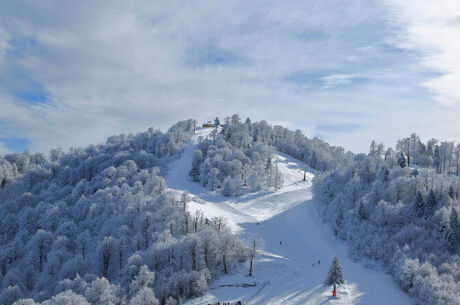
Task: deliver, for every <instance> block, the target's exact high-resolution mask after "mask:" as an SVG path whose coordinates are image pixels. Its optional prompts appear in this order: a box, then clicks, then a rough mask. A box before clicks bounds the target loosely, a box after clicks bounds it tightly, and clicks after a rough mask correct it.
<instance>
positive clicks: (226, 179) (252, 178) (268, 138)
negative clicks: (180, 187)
mask: <svg viewBox="0 0 460 305" xmlns="http://www.w3.org/2000/svg"><path fill="white" fill-rule="evenodd" d="M220 125H221V124H220V121H219V119H218V118H216V120H215V123H214V126H216V128H215V129H214V130H213V132H212V133H211V135H210V136H209V137H207V138H206V139H203V138H202V139H200V141H199V144H198V149H197V150H196V151H195V153H194V158H193V162H192V169H191V171H190V176H191V177H192V179H193V180H194V181H196V182H200V183H201V184H202V185H203V186H204V187H208V188H209V189H210V190H211V191H215V190H219V191H220V192H222V194H224V195H225V196H240V195H242V194H245V193H248V192H256V191H261V190H276V189H279V188H280V187H281V186H282V185H283V178H282V175H281V174H280V173H279V171H278V169H277V157H276V156H277V155H276V151H277V150H279V151H281V152H284V153H287V154H289V155H291V156H293V157H295V158H297V159H300V160H302V161H304V162H306V163H307V164H308V165H309V166H310V167H311V168H312V169H314V170H320V171H324V170H327V169H330V168H333V167H335V166H336V164H338V163H340V162H342V161H343V160H346V159H349V158H351V154H350V153H347V154H346V153H345V152H344V149H343V148H341V147H337V146H331V145H329V144H327V143H326V142H324V141H322V140H320V139H318V138H313V139H309V138H307V137H306V136H305V135H304V134H303V133H302V132H301V131H300V130H297V131H295V132H293V131H290V130H288V129H286V128H283V127H281V126H274V127H273V126H271V125H269V124H268V123H267V122H265V121H260V122H254V123H253V122H251V120H250V119H249V118H247V119H246V121H244V122H242V121H241V118H240V116H239V115H238V114H234V115H233V116H232V117H227V118H225V122H224V124H222V128H218V126H220Z"/></svg>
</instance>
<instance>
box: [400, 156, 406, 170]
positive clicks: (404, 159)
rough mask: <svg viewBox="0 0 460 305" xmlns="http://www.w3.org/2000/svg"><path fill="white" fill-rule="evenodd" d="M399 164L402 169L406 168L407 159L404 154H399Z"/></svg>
mask: <svg viewBox="0 0 460 305" xmlns="http://www.w3.org/2000/svg"><path fill="white" fill-rule="evenodd" d="M398 164H399V166H401V167H402V168H404V167H406V157H404V155H403V154H402V153H401V154H399V158H398Z"/></svg>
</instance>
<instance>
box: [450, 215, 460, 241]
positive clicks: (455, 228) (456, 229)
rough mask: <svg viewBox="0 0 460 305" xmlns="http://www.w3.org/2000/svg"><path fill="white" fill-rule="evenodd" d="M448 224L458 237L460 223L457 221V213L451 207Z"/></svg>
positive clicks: (459, 235) (459, 234)
mask: <svg viewBox="0 0 460 305" xmlns="http://www.w3.org/2000/svg"><path fill="white" fill-rule="evenodd" d="M449 225H450V227H451V228H452V230H453V231H454V233H455V235H456V236H457V237H460V224H459V223H458V214H457V211H456V210H455V209H452V212H451V213H450V217H449Z"/></svg>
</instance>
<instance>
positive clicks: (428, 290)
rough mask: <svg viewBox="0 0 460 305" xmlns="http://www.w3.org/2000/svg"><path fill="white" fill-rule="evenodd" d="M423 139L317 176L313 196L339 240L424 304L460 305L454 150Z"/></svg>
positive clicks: (376, 150)
mask: <svg viewBox="0 0 460 305" xmlns="http://www.w3.org/2000/svg"><path fill="white" fill-rule="evenodd" d="M438 143H439V141H437V140H434V139H432V140H430V141H428V142H427V143H422V142H421V141H420V140H419V138H418V136H416V135H415V134H413V135H412V136H411V137H409V138H406V139H402V140H399V141H398V144H397V146H396V150H393V149H392V148H389V149H385V148H384V146H383V145H382V144H380V145H376V143H375V142H373V143H372V144H371V147H370V152H369V154H367V155H366V154H357V155H355V156H354V158H353V160H352V161H351V162H346V163H343V164H342V165H340V166H338V167H337V168H336V169H335V170H332V171H330V172H327V173H324V174H322V175H318V176H317V177H316V178H315V181H314V187H313V191H314V196H315V199H316V200H317V201H319V202H320V203H321V208H322V211H323V215H324V217H325V218H326V219H327V220H328V221H329V223H330V224H331V226H332V227H333V229H334V231H335V233H336V234H337V236H338V237H340V238H342V239H344V240H347V242H348V243H349V244H350V245H351V246H352V247H353V248H354V250H355V251H356V252H355V253H357V254H359V255H365V256H368V257H371V258H374V259H377V260H381V261H383V262H384V263H385V264H386V265H387V267H388V269H389V271H390V272H391V273H392V274H393V276H394V277H395V278H396V280H397V281H398V282H399V284H400V285H401V287H402V289H403V290H404V291H406V292H408V293H409V294H410V295H412V296H414V297H416V298H417V299H418V300H419V302H420V303H423V304H460V299H459V298H458V296H459V295H460V286H459V285H458V283H459V280H460V256H459V251H460V246H459V244H460V226H459V220H458V211H460V199H459V198H460V177H458V176H457V175H456V174H457V173H458V172H457V166H458V160H457V156H456V149H454V148H455V147H458V145H457V146H455V145H454V143H453V142H442V143H440V144H438Z"/></svg>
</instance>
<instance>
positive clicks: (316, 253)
mask: <svg viewBox="0 0 460 305" xmlns="http://www.w3.org/2000/svg"><path fill="white" fill-rule="evenodd" d="M209 132H210V129H199V130H197V134H196V135H195V136H194V137H193V138H192V140H191V141H190V143H189V145H188V147H187V148H186V150H185V151H184V153H183V154H182V156H181V157H180V159H178V160H177V161H175V163H174V164H172V166H171V167H170V170H169V172H168V175H167V177H166V182H167V185H168V187H169V188H170V189H171V191H173V192H175V193H176V195H177V196H178V197H179V196H180V194H181V193H182V192H183V191H184V190H186V191H188V192H189V193H190V194H191V197H192V201H191V202H190V204H189V207H188V208H189V210H190V211H191V212H192V213H193V212H194V211H196V210H201V211H203V213H204V214H205V215H206V216H207V217H213V216H224V217H225V218H226V219H227V222H228V224H229V225H230V226H231V227H232V229H233V230H235V231H236V232H238V233H239V234H240V236H241V238H243V239H245V240H249V239H250V238H251V237H252V236H258V237H260V238H262V239H263V240H264V244H265V245H264V250H263V251H262V252H261V253H260V254H259V255H258V256H257V257H256V260H255V264H254V271H253V272H254V275H253V276H252V277H249V276H247V273H248V268H247V266H244V267H242V268H241V269H240V270H239V271H238V272H235V273H233V274H230V275H225V276H222V277H220V278H219V279H218V280H216V281H214V282H213V283H212V284H211V285H210V287H209V290H208V293H207V294H206V295H204V296H202V297H199V298H196V299H193V300H190V301H188V302H187V303H186V304H188V305H198V304H208V303H211V304H212V303H216V302H221V303H222V302H231V303H230V304H234V303H235V302H236V301H238V300H241V301H242V302H243V304H273V305H280V304H287V305H291V304H292V305H294V304H372V305H374V304H375V305H378V304H382V305H387V304H392V305H397V304H413V301H412V299H411V298H410V297H409V296H408V295H406V294H405V293H404V292H402V291H401V290H400V288H399V287H398V286H397V285H396V283H395V282H394V280H393V279H392V278H391V276H390V275H388V274H387V273H386V272H385V271H384V270H383V268H381V267H380V266H378V265H376V264H372V265H373V267H372V268H366V267H364V266H363V262H355V261H353V260H352V259H351V258H350V257H349V255H348V249H347V247H346V246H345V245H344V244H343V243H342V242H341V241H339V240H337V239H335V238H334V236H333V234H332V233H331V230H330V229H329V228H328V227H327V225H326V224H324V223H323V222H322V221H321V219H320V218H319V215H318V213H317V211H316V208H315V206H314V202H313V201H312V199H311V198H312V193H311V184H312V178H313V176H314V174H313V171H311V170H310V171H309V172H307V181H305V182H304V181H302V180H303V171H302V169H304V168H308V167H307V166H306V164H304V163H303V162H301V161H299V160H296V159H294V158H292V157H289V156H287V155H284V154H281V153H279V154H278V160H279V163H278V166H279V170H280V171H281V173H282V174H283V178H284V187H283V188H281V189H280V190H278V191H276V192H259V193H256V194H250V195H246V196H242V197H239V198H235V197H232V198H228V197H224V196H223V195H221V194H220V193H217V192H210V191H209V190H208V189H206V188H203V187H202V186H201V185H200V184H199V183H196V182H192V181H191V179H190V177H189V175H188V172H189V170H190V167H191V161H192V155H193V150H194V149H195V144H196V141H197V139H198V137H199V136H200V135H201V136H204V137H206V135H207V134H208V133H209ZM280 241H281V242H282V244H280ZM334 256H337V257H338V258H339V260H340V262H341V265H342V270H343V275H344V279H345V281H346V283H345V284H344V285H341V286H339V288H338V291H337V297H336V298H334V297H332V296H331V292H332V288H331V287H324V286H323V285H322V283H323V281H324V279H325V278H326V274H327V270H328V268H329V266H330V264H331V261H332V258H333V257H334ZM318 260H320V264H319V265H318ZM313 263H314V264H315V265H314V266H313V265H312V264H313ZM368 265H370V264H369V263H368ZM254 284H255V286H254ZM244 286H246V287H244Z"/></svg>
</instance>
